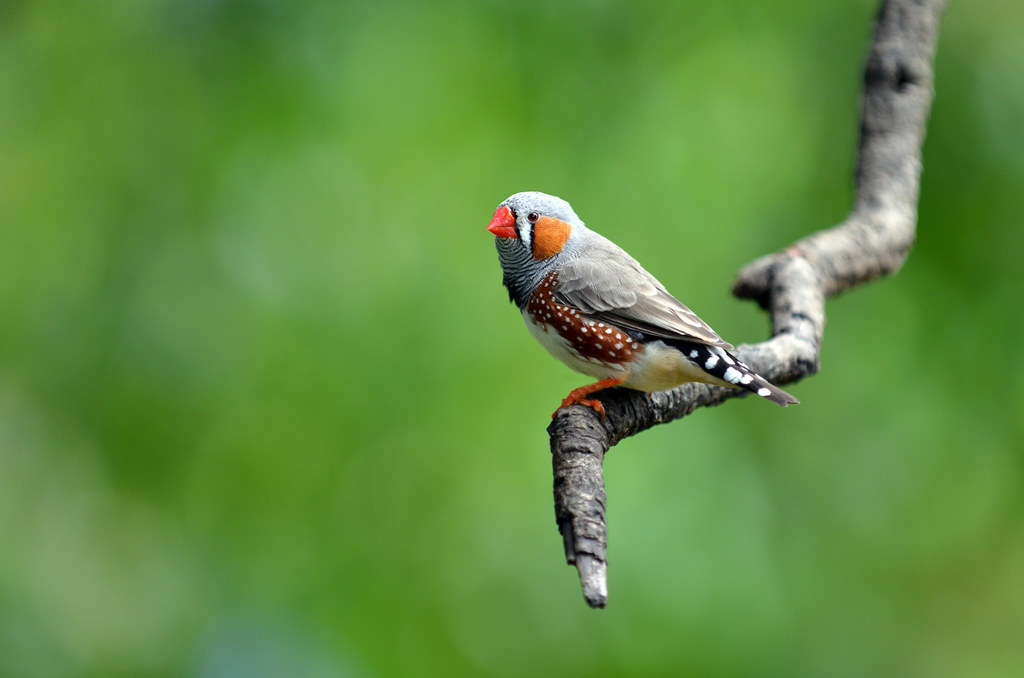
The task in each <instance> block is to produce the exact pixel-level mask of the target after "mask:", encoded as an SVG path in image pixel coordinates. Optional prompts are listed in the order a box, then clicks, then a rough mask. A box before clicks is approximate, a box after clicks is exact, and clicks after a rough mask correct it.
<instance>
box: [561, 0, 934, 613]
mask: <svg viewBox="0 0 1024 678" xmlns="http://www.w3.org/2000/svg"><path fill="white" fill-rule="evenodd" d="M944 6H945V0H883V2H882V5H881V9H880V10H879V13H878V18H877V21H876V25H875V33H874V37H873V40H872V43H871V47H870V51H869V53H868V59H867V64H866V66H865V69H864V94H863V98H862V103H861V106H862V111H861V129H860V146H859V154H858V160H857V172H856V185H857V197H856V201H855V204H854V208H853V211H852V212H851V214H850V215H849V217H847V219H846V220H845V221H843V222H842V223H841V224H839V225H838V226H835V227H832V228H829V229H826V230H823V231H819V232H817V233H814V234H811V235H809V236H807V237H806V238H803V239H801V240H799V241H797V242H796V243H794V244H792V245H790V246H789V247H787V248H786V249H785V250H783V251H781V252H777V253H775V254H770V255H768V256H765V257H762V258H760V259H758V260H756V261H754V262H752V263H750V264H748V265H747V266H746V267H744V268H743V270H742V271H740V274H739V276H738V278H737V280H736V282H735V284H734V286H733V293H734V294H735V295H736V296H738V297H741V298H747V299H753V300H755V301H757V302H758V303H759V304H760V305H761V306H762V307H763V308H765V309H766V310H768V311H769V313H770V314H771V319H772V338H771V339H769V340H767V341H764V342H761V343H758V344H748V345H742V346H739V347H737V353H738V355H739V357H740V358H741V359H742V360H743V361H744V362H746V363H747V364H748V365H750V366H751V367H752V368H754V370H756V371H757V372H759V373H760V374H762V375H763V376H765V377H766V378H768V379H769V380H770V381H773V382H775V383H779V384H786V383H790V382H793V381H797V380H799V379H802V378H803V377H806V376H808V375H811V374H814V373H816V372H817V371H818V365H819V358H820V349H821V339H822V335H823V332H824V329H825V299H826V298H828V297H831V296H834V295H836V294H839V293H840V292H843V291H845V290H848V289H850V288H852V287H855V286H857V285H859V284H862V283H866V282H870V281H872V280H875V279H877V278H879V277H881V276H884V275H889V274H892V273H895V272H896V271H898V270H899V268H900V267H901V266H902V265H903V262H904V261H905V260H906V258H907V255H908V254H909V252H910V249H911V247H912V246H913V243H914V234H915V228H916V224H917V200H918V193H919V190H920V176H921V145H922V143H923V142H924V135H925V127H926V124H927V119H928V112H929V109H930V107H931V101H932V96H933V67H932V64H933V61H934V56H935V44H936V41H937V39H938V29H939V22H940V20H941V16H942V11H943V9H944ZM746 394H747V392H746V391H743V390H738V389H727V388H721V387H717V386H707V385H704V384H687V385H685V386H681V387H679V388H676V389H673V390H671V391H666V392H663V393H654V394H651V395H650V396H648V395H646V394H643V393H638V392H636V391H630V390H627V389H610V390H608V391H602V392H601V393H600V395H599V398H600V400H601V402H602V403H604V407H605V411H606V412H607V416H606V418H605V420H604V421H603V422H602V421H600V420H599V419H598V416H597V414H596V413H595V412H594V411H593V410H592V409H590V408H587V407H582V406H575V407H569V408H564V409H562V410H560V411H559V413H558V415H557V416H556V417H555V419H554V420H553V421H552V422H551V425H550V426H549V427H548V433H549V434H550V436H551V453H552V465H553V469H554V477H555V518H556V520H557V522H558V529H559V531H560V532H561V533H562V537H563V540H564V543H565V555H566V559H567V560H568V562H569V563H570V564H574V565H576V568H577V569H578V570H579V573H580V582H581V584H582V585H583V595H584V597H585V598H586V600H587V603H588V604H590V605H591V606H592V607H604V605H605V604H606V603H607V601H608V592H607V578H606V570H607V553H606V549H607V543H608V539H607V528H606V524H605V502H606V495H605V491H604V478H603V474H602V462H603V461H604V455H605V453H606V452H607V451H608V449H609V448H610V447H611V446H612V445H614V444H616V443H617V442H619V441H620V440H622V439H623V438H626V437H629V436H631V435H635V434H636V433H639V432H641V431H644V430H646V429H648V428H650V427H652V426H654V425H656V424H662V423H666V422H669V421H673V420H675V419H679V418H681V417H684V416H686V415H687V414H689V413H691V412H693V411H694V410H696V409H697V408H699V407H707V406H711V405H718V404H719V403H722V402H724V401H726V400H728V399H730V398H735V397H742V396H744V395H746Z"/></svg>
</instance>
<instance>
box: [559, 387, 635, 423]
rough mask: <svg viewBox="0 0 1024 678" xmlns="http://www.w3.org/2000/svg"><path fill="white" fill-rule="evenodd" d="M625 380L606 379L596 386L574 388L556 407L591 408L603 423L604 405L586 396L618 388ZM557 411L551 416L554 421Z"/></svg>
mask: <svg viewBox="0 0 1024 678" xmlns="http://www.w3.org/2000/svg"><path fill="white" fill-rule="evenodd" d="M625 380H626V378H625V377H608V378H607V379H602V380H601V381H599V382H597V383H596V384H587V385H586V386H580V387H579V388H574V389H573V390H572V391H571V392H570V393H569V395H567V396H565V400H563V401H562V404H561V405H560V406H559V407H558V410H560V409H562V408H563V407H569V405H577V404H579V405H586V406H587V407H590V408H593V410H594V411H595V412H597V413H598V414H600V415H601V421H604V405H602V404H601V401H600V400H591V399H589V398H587V397H586V396H588V395H590V394H591V393H593V392H594V391H600V390H601V389H605V388H611V387H612V386H618V385H619V384H621V383H622V382H624V381H625ZM558 410H555V411H554V412H553V413H552V414H551V418H552V419H554V418H555V415H556V414H558Z"/></svg>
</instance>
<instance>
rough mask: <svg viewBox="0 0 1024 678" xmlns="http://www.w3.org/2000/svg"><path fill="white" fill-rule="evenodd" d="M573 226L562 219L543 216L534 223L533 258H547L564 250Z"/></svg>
mask: <svg viewBox="0 0 1024 678" xmlns="http://www.w3.org/2000/svg"><path fill="white" fill-rule="evenodd" d="M570 231H572V226H570V225H569V224H567V223H565V222H564V221H562V220H561V219H555V218H554V217H541V218H540V219H538V220H537V223H536V224H534V225H533V258H534V259H547V258H548V257H553V256H555V255H556V254H558V253H559V252H561V251H562V248H563V247H564V246H565V242H566V241H567V240H568V239H569V233H570Z"/></svg>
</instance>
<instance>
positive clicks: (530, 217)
mask: <svg viewBox="0 0 1024 678" xmlns="http://www.w3.org/2000/svg"><path fill="white" fill-rule="evenodd" d="M538 219H540V215H539V214H537V213H536V212H530V213H529V214H527V215H526V220H527V221H529V222H530V223H531V224H536V223H537V220H538Z"/></svg>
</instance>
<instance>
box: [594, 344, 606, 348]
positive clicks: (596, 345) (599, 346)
mask: <svg viewBox="0 0 1024 678" xmlns="http://www.w3.org/2000/svg"><path fill="white" fill-rule="evenodd" d="M594 348H596V349H602V348H604V346H602V345H601V344H594Z"/></svg>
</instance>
